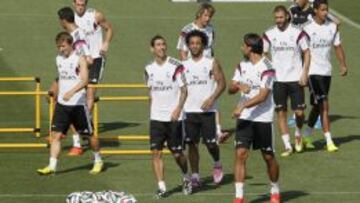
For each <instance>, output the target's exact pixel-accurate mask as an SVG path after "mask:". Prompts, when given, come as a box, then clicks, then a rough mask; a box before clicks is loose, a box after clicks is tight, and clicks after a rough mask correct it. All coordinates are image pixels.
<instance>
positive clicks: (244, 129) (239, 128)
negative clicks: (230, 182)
mask: <svg viewBox="0 0 360 203" xmlns="http://www.w3.org/2000/svg"><path fill="white" fill-rule="evenodd" d="M252 137H253V131H252V126H251V122H250V121H245V120H237V122H236V134H235V159H234V180H235V199H234V201H233V203H243V202H244V184H245V176H246V161H247V159H248V157H249V148H250V146H251V144H252V139H253V138H252Z"/></svg>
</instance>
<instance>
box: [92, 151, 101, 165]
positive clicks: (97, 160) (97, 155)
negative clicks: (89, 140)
mask: <svg viewBox="0 0 360 203" xmlns="http://www.w3.org/2000/svg"><path fill="white" fill-rule="evenodd" d="M93 153H94V162H95V163H100V162H102V159H101V155H100V152H93Z"/></svg>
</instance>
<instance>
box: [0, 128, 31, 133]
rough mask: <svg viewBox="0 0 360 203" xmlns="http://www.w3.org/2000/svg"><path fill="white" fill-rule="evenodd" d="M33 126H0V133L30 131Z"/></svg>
mask: <svg viewBox="0 0 360 203" xmlns="http://www.w3.org/2000/svg"><path fill="white" fill-rule="evenodd" d="M34 131H35V128H0V133H32V132H34Z"/></svg>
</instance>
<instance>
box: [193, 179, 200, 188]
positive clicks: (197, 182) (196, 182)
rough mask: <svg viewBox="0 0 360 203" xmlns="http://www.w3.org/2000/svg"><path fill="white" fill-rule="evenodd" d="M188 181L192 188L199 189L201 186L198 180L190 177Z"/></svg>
mask: <svg viewBox="0 0 360 203" xmlns="http://www.w3.org/2000/svg"><path fill="white" fill-rule="evenodd" d="M190 181H191V186H192V188H199V187H200V186H201V182H200V179H199V178H196V177H191V179H190Z"/></svg>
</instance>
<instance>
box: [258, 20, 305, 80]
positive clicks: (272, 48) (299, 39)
mask: <svg viewBox="0 0 360 203" xmlns="http://www.w3.org/2000/svg"><path fill="white" fill-rule="evenodd" d="M263 41H264V52H266V53H270V55H271V59H272V65H273V67H274V68H275V70H276V81H279V82H296V81H299V80H300V75H301V73H302V71H303V65H302V64H303V63H302V52H303V51H305V50H307V49H309V38H308V36H307V34H306V33H305V32H304V31H302V30H301V29H300V28H298V27H296V26H294V25H292V24H289V25H288V27H287V28H286V29H285V30H283V31H282V30H280V29H279V28H278V27H277V26H273V27H271V28H270V29H268V30H267V31H266V32H265V33H264V36H263Z"/></svg>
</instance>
